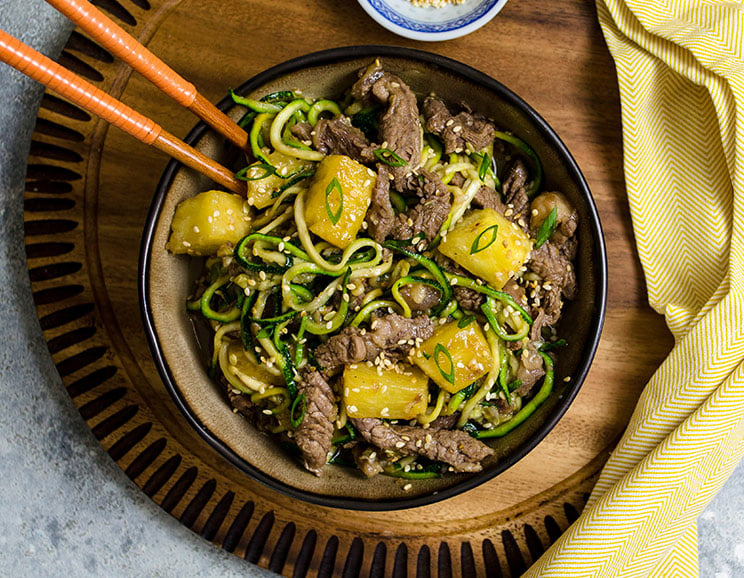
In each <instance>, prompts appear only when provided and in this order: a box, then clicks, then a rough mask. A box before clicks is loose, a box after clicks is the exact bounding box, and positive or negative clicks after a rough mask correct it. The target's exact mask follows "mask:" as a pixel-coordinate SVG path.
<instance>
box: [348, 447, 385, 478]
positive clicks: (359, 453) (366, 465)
mask: <svg viewBox="0 0 744 578" xmlns="http://www.w3.org/2000/svg"><path fill="white" fill-rule="evenodd" d="M351 455H352V457H353V458H354V463H355V464H356V465H357V467H358V468H359V469H360V470H361V472H362V473H363V474H364V475H365V476H367V477H368V478H371V477H373V476H376V475H377V474H381V473H382V472H383V467H382V462H381V461H380V459H379V458H380V456H378V455H377V451H376V449H375V448H374V447H372V446H368V445H366V444H357V445H355V446H354V447H353V448H352V450H351Z"/></svg>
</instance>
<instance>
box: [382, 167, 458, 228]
mask: <svg viewBox="0 0 744 578" xmlns="http://www.w3.org/2000/svg"><path fill="white" fill-rule="evenodd" d="M401 191H405V192H406V193H408V194H409V195H410V194H411V193H413V194H415V195H416V197H418V199H419V201H418V203H417V204H416V205H415V206H414V207H413V208H411V209H409V210H408V211H406V213H405V215H398V223H397V226H396V227H395V228H394V230H393V232H392V237H393V238H394V239H411V238H412V237H414V236H417V235H419V234H420V233H423V235H424V236H425V237H426V240H427V241H431V240H433V239H434V237H436V236H437V234H438V233H439V230H440V229H441V228H442V225H443V224H444V222H445V221H446V220H447V217H448V216H449V212H450V207H451V206H452V195H451V194H450V192H449V190H448V189H447V187H446V186H445V185H444V183H442V181H441V179H440V178H439V176H438V175H436V174H434V173H432V172H430V171H427V170H424V169H421V170H419V171H418V172H417V173H416V174H413V175H411V176H409V177H408V178H407V179H406V181H405V186H404V188H403V189H401Z"/></svg>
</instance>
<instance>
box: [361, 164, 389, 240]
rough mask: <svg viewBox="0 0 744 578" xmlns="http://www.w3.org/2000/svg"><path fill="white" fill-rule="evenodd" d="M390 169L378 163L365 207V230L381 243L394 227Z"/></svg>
mask: <svg viewBox="0 0 744 578" xmlns="http://www.w3.org/2000/svg"><path fill="white" fill-rule="evenodd" d="M389 175H390V170H389V169H388V166H387V165H385V164H382V163H380V165H379V167H378V169H377V181H376V183H375V186H374V188H373V189H372V201H371V203H370V205H369V209H367V216H366V217H365V219H366V221H367V230H368V231H369V234H370V236H371V237H372V238H373V239H374V240H375V241H377V242H378V243H382V242H383V241H384V240H385V239H387V238H388V237H389V236H390V233H391V231H392V230H393V228H394V227H395V223H396V215H395V211H393V205H392V204H391V203H390V178H389Z"/></svg>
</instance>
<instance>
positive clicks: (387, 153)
mask: <svg viewBox="0 0 744 578" xmlns="http://www.w3.org/2000/svg"><path fill="white" fill-rule="evenodd" d="M372 153H373V154H374V155H375V156H376V157H377V160H379V161H380V162H383V163H385V164H386V165H389V166H391V167H404V166H406V165H407V164H408V163H407V162H406V161H405V159H403V158H402V157H400V156H399V155H397V154H395V153H394V152H393V151H391V150H390V149H385V148H379V149H375V150H373V151H372Z"/></svg>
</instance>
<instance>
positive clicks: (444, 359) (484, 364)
mask: <svg viewBox="0 0 744 578" xmlns="http://www.w3.org/2000/svg"><path fill="white" fill-rule="evenodd" d="M419 352H420V353H421V355H418V352H417V354H416V355H415V356H414V357H413V362H414V363H415V364H416V365H418V366H419V367H420V368H421V369H422V370H423V372H424V373H425V374H426V375H428V376H429V377H430V378H431V379H433V380H434V381H435V382H436V384H437V385H438V386H439V387H441V388H442V389H444V390H446V391H448V392H450V393H457V392H458V391H460V390H461V389H463V388H465V387H467V386H468V385H470V384H471V383H473V382H474V381H475V380H476V379H480V378H481V377H483V376H484V375H485V374H486V373H488V369H489V368H490V367H491V365H492V360H491V348H490V347H489V346H488V342H487V341H486V337H485V335H483V331H481V328H480V326H479V325H478V324H477V323H475V322H471V323H470V324H469V325H467V326H466V327H463V328H462V329H460V328H459V327H458V326H457V321H452V322H450V323H445V324H444V325H437V326H436V327H435V329H434V334H433V335H432V336H431V337H430V338H429V339H427V340H426V341H424V342H423V343H422V344H421V347H420V348H419Z"/></svg>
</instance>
